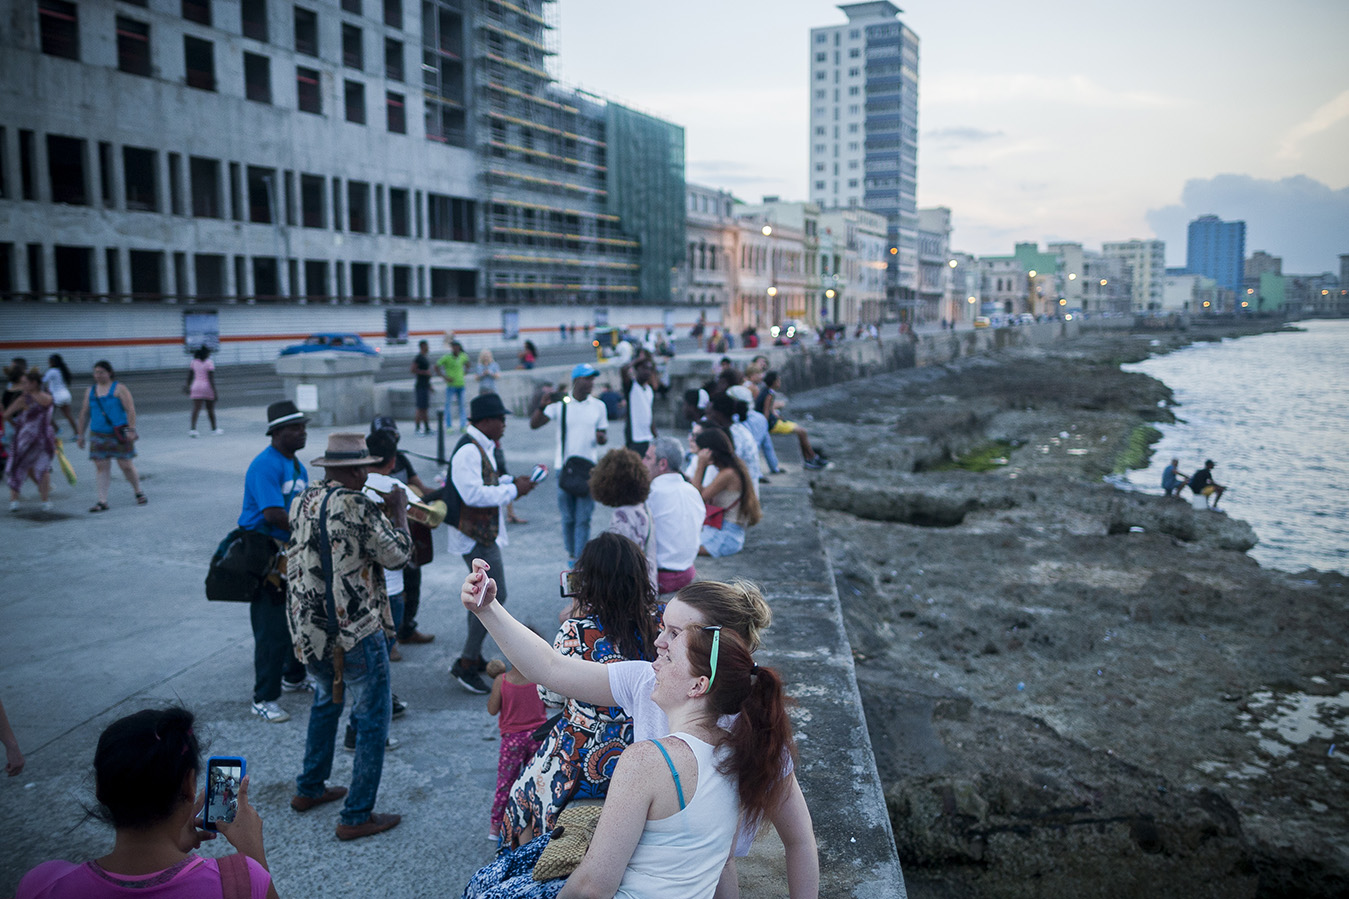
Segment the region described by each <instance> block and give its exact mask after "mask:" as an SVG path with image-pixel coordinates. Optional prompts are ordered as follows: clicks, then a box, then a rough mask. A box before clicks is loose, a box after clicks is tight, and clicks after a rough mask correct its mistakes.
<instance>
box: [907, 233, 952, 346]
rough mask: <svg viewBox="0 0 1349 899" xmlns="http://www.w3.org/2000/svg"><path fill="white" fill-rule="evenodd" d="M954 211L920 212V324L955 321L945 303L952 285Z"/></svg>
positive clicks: (918, 314) (918, 313) (918, 307)
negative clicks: (952, 216)
mask: <svg viewBox="0 0 1349 899" xmlns="http://www.w3.org/2000/svg"><path fill="white" fill-rule="evenodd" d="M950 263H951V210H950V209H947V208H946V207H945V206H934V207H932V208H930V209H920V210H918V305H917V307H916V310H917V321H918V322H919V323H930V322H934V321H938V320H940V319H946V320H947V321H951V320H952V315H953V314H952V312H951V309H950V308H949V304H947V303H946V302H945V301H946V300H947V299H948V297H949V296H950V286H951V265H950Z"/></svg>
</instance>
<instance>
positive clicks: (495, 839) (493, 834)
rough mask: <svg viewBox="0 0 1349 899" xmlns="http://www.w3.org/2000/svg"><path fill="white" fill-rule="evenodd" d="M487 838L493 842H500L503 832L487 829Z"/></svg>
mask: <svg viewBox="0 0 1349 899" xmlns="http://www.w3.org/2000/svg"><path fill="white" fill-rule="evenodd" d="M487 839H488V840H490V841H491V842H493V843H500V842H501V834H499V833H497V832H496V831H495V830H489V831H487Z"/></svg>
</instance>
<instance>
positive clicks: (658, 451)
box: [642, 437, 707, 594]
mask: <svg viewBox="0 0 1349 899" xmlns="http://www.w3.org/2000/svg"><path fill="white" fill-rule="evenodd" d="M642 461H643V462H645V463H646V470H647V471H648V472H649V473H650V474H651V495H650V496H648V497H647V500H646V502H647V506H648V507H649V508H650V509H651V527H652V530H653V531H654V532H655V539H656V583H657V586H658V587H659V589H660V592H661V593H662V594H666V593H673V592H674V591H676V590H678V589H679V588H681V587H683V586H685V585H686V584H691V583H693V579H694V578H696V577H697V576H698V570H697V569H696V568H695V567H694V564H693V563H694V561H695V560H696V559H697V558H698V544H699V542H700V540H701V538H702V533H703V518H704V517H705V516H706V514H707V510H706V507H705V506H704V505H703V497H702V495H701V494H700V493H698V490H697V488H696V487H694V486H693V485H692V484H690V483H689V482H688V481H686V480H685V479H684V476H683V475H682V474H680V472H679V466H680V465H681V464H683V461H684V448H683V446H681V445H680V443H679V441H678V440H676V439H674V438H673V437H657V438H656V439H655V440H654V441H652V443H651V447H650V448H649V449H648V450H647V451H646V456H645V458H644V459H643V460H642Z"/></svg>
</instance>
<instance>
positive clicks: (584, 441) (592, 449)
mask: <svg viewBox="0 0 1349 899" xmlns="http://www.w3.org/2000/svg"><path fill="white" fill-rule="evenodd" d="M598 374H599V370H598V369H596V368H595V366H593V365H591V364H590V363H589V362H581V363H578V364H577V365H575V366H573V367H572V370H571V394H570V396H568V395H567V394H566V393H564V392H562V391H557V392H555V393H553V394H550V395H545V397H544V399H543V401H542V402H540V404H539V405H538V406H536V407H535V408H534V412H533V414H532V415H531V416H530V418H529V427H530V428H531V429H532V430H538V429H539V428H542V427H543V426H544V425H546V424H548V423H549V422H550V421H556V422H558V433H557V452H556V453H555V454H554V456H553V464H554V465H555V466H556V469H557V472H558V478H557V507H558V510H559V511H560V512H561V513H562V545H563V546H564V547H565V548H566V550H567V567H568V568H571V567H572V566H574V565H575V564H576V557H577V556H579V555H580V554H581V550H582V548H584V547H585V545H586V543H587V542H588V541H589V540H590V516H591V515H592V514H593V513H594V511H595V500H594V499H592V498H591V496H590V470H591V469H592V468H594V467H595V463H596V462H597V461H599V448H600V447H601V446H603V445H604V444H605V443H606V442H607V441H608V439H609V436H608V435H609V432H608V426H609V414H608V410H607V409H605V407H604V403H602V402H600V401H599V399H598V398H597V397H594V396H591V391H593V390H594V389H595V376H596V375H598Z"/></svg>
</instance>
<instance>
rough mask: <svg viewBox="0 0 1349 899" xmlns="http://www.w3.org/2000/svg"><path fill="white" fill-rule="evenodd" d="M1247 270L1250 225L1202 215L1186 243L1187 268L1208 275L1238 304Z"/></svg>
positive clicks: (1191, 228)
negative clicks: (1247, 240)
mask: <svg viewBox="0 0 1349 899" xmlns="http://www.w3.org/2000/svg"><path fill="white" fill-rule="evenodd" d="M1245 267H1246V223H1245V222H1224V221H1223V220H1222V219H1220V218H1218V217H1217V216H1216V215H1201V216H1200V217H1199V218H1197V219H1195V220H1194V221H1192V222H1190V228H1189V234H1188V239H1187V241H1186V244H1185V268H1186V269H1187V270H1188V271H1189V272H1191V273H1192V274H1196V275H1207V276H1208V277H1210V278H1212V279H1213V280H1214V281H1217V282H1218V286H1219V287H1221V288H1223V289H1224V290H1230V291H1232V300H1233V301H1235V300H1236V299H1237V298H1238V297H1239V296H1241V292H1242V279H1243V277H1244V276H1245Z"/></svg>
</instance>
